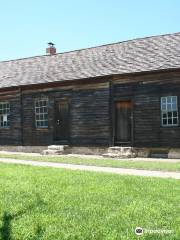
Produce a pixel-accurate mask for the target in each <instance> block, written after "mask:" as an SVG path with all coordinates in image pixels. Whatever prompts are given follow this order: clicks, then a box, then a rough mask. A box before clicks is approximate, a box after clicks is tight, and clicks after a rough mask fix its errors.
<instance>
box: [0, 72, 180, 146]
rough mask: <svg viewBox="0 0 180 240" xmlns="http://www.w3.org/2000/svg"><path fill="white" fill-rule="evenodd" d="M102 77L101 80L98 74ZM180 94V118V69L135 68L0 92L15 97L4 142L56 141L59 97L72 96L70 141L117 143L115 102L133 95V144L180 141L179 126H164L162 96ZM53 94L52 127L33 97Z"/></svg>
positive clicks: (1, 131) (1, 97)
mask: <svg viewBox="0 0 180 240" xmlns="http://www.w3.org/2000/svg"><path fill="white" fill-rule="evenodd" d="M98 81H99V80H98ZM170 95H173V96H178V108H179V119H180V71H171V72H170V71H169V72H161V73H147V74H142V73H141V74H131V75H126V76H125V75H124V76H116V77H112V76H111V77H109V78H108V79H107V78H104V81H100V82H99V83H98V82H97V83H93V82H92V83H90V81H89V83H87V84H83V83H82V84H81V83H79V84H75V83H74V84H72V83H70V84H69V85H68V84H66V85H63V86H57V87H55V86H52V87H51V88H50V86H48V87H41V88H40V87H39V88H37V89H35V87H33V88H32V89H31V88H29V89H28V88H27V87H26V88H25V89H21V90H16V91H14V92H13V91H11V92H7V91H6V92H2V91H1V93H0V101H7V100H8V101H10V107H11V115H10V121H11V124H10V127H9V128H0V144H1V145H22V144H23V145H50V144H60V143H58V142H55V141H54V116H55V113H54V105H55V101H61V100H68V102H69V108H70V109H69V110H70V111H69V144H72V145H81V146H83V145H91V146H92V145H104V146H110V145H112V144H113V122H114V119H113V103H114V101H117V100H132V102H133V129H132V130H133V131H132V133H133V134H132V142H131V145H132V146H136V147H180V126H177V127H162V126H161V112H160V98H161V97H162V96H170ZM40 97H48V99H49V108H48V109H49V115H48V118H49V119H48V120H49V126H48V129H36V127H35V113H34V101H35V99H36V98H40Z"/></svg>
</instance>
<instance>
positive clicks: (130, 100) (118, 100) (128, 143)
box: [112, 97, 134, 147]
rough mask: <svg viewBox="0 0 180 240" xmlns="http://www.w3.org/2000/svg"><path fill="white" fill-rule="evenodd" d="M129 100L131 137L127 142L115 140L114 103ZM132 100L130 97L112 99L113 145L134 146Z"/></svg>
mask: <svg viewBox="0 0 180 240" xmlns="http://www.w3.org/2000/svg"><path fill="white" fill-rule="evenodd" d="M123 101H129V102H131V104H132V109H131V139H130V141H129V142H119V143H116V142H115V132H116V110H115V105H116V103H117V102H123ZM133 103H134V101H133V98H131V97H123V98H117V99H114V100H113V107H112V108H113V110H112V145H113V146H131V147H133V146H134V104H133Z"/></svg>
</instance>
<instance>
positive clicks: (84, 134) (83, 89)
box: [22, 83, 110, 146]
mask: <svg viewBox="0 0 180 240" xmlns="http://www.w3.org/2000/svg"><path fill="white" fill-rule="evenodd" d="M46 97H48V100H49V108H48V109H49V112H48V121H49V125H48V128H47V129H37V128H36V127H35V112H34V100H35V99H37V98H46ZM64 100H68V102H69V142H68V144H72V145H82V146H83V145H108V144H109V141H110V123H109V121H110V116H109V101H110V100H109V83H105V84H104V83H103V84H102V83H100V84H97V83H96V84H89V85H82V86H76V85H74V86H68V87H62V88H61V87H59V88H57V89H56V88H53V89H39V90H36V91H35V90H33V91H31V90H26V91H24V92H23V95H22V102H23V105H22V108H23V116H22V118H23V144H24V145H51V144H61V143H60V142H56V141H54V116H55V112H54V106H55V102H56V101H64Z"/></svg>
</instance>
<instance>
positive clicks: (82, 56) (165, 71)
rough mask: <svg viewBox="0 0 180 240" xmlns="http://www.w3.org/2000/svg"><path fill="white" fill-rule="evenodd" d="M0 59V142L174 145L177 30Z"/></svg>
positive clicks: (178, 130)
mask: <svg viewBox="0 0 180 240" xmlns="http://www.w3.org/2000/svg"><path fill="white" fill-rule="evenodd" d="M47 52H48V54H47V55H44V56H36V57H30V58H24V59H18V60H11V61H2V62H0V145H23V146H42V145H52V144H69V145H72V146H116V145H118V146H135V147H180V120H179V113H180V33H175V34H167V35H161V36H154V37H148V38H142V39H135V40H130V41H124V42H120V43H114V44H109V45H104V46H99V47H93V48H87V49H82V50H77V51H71V52H65V53H60V54H56V52H55V48H54V46H53V45H50V46H49V48H48V49H47Z"/></svg>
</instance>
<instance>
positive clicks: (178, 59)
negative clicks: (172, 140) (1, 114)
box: [0, 33, 180, 88]
mask: <svg viewBox="0 0 180 240" xmlns="http://www.w3.org/2000/svg"><path fill="white" fill-rule="evenodd" d="M169 68H170V69H171V68H180V33H175V34H167V35H161V36H154V37H148V38H141V39H135V40H130V41H124V42H120V43H114V44H109V45H103V46H99V47H94V48H87V49H82V50H77V51H72V52H65V53H60V54H56V55H53V56H38V57H30V58H25V59H18V60H11V61H4V62H0V88H3V87H12V86H21V85H28V84H38V83H47V82H56V81H65V80H75V79H84V78H89V77H97V76H107V75H112V74H124V73H134V72H142V71H152V70H161V69H169Z"/></svg>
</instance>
